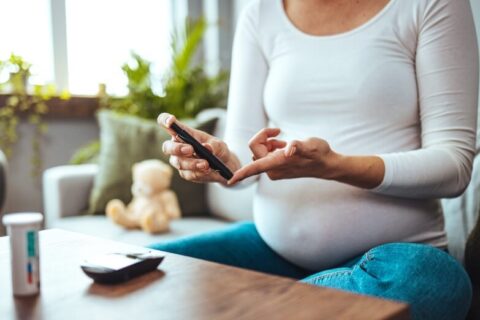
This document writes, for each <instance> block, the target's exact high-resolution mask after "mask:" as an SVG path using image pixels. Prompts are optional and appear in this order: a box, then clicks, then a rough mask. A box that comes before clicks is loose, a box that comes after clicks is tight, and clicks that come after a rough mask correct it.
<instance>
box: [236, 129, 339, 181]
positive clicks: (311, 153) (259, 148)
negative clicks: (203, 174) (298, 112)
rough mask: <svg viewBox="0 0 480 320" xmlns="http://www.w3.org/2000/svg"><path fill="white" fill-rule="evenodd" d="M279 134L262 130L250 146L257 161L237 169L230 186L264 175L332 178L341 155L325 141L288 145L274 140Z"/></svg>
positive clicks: (275, 130)
mask: <svg viewBox="0 0 480 320" xmlns="http://www.w3.org/2000/svg"><path fill="white" fill-rule="evenodd" d="M279 132H280V130H278V129H263V130H262V131H260V132H259V133H258V134H257V135H256V136H255V137H253V139H252V140H251V141H250V144H249V146H250V149H251V150H252V152H253V155H254V161H253V162H252V163H250V164H248V165H246V166H244V167H242V168H240V169H239V170H237V171H236V172H235V173H234V175H233V177H232V178H231V179H230V180H229V181H228V184H234V183H237V182H238V181H241V180H243V179H245V178H248V177H250V176H253V175H257V174H259V173H262V172H266V173H267V175H268V176H269V177H270V179H272V180H279V179H291V178H301V177H315V178H323V179H329V178H331V176H332V174H333V171H334V170H333V168H334V167H335V164H336V163H337V162H338V159H339V157H340V155H339V154H337V153H335V152H334V151H333V150H332V149H331V148H330V145H329V144H328V143H327V142H326V141H325V140H323V139H319V138H309V139H307V140H303V141H298V140H293V141H291V142H289V143H288V144H287V143H286V142H285V141H281V140H277V139H273V138H272V137H273V136H277V135H278V133H279ZM285 146H286V147H285ZM283 147H285V148H283ZM280 148H283V149H280Z"/></svg>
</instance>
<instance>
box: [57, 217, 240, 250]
mask: <svg viewBox="0 0 480 320" xmlns="http://www.w3.org/2000/svg"><path fill="white" fill-rule="evenodd" d="M229 224H230V223H229V222H226V221H224V220H220V219H215V218H208V217H189V218H182V219H179V220H173V221H172V222H171V223H170V232H167V233H163V234H156V235H152V234H148V233H145V232H143V231H142V230H127V229H125V228H123V227H121V226H119V225H116V224H114V223H113V222H112V221H110V220H109V219H108V218H107V217H105V216H76V217H66V218H62V219H57V220H55V221H52V222H51V223H50V224H49V228H59V229H64V230H69V231H74V232H80V233H84V234H89V235H92V236H97V237H101V238H105V239H110V240H114V241H120V242H125V243H129V244H133V245H139V246H146V245H149V244H153V243H157V242H163V241H168V240H174V239H177V238H180V237H183V236H189V235H193V234H198V233H202V232H207V231H213V230H217V229H220V228H224V227H226V226H228V225H229Z"/></svg>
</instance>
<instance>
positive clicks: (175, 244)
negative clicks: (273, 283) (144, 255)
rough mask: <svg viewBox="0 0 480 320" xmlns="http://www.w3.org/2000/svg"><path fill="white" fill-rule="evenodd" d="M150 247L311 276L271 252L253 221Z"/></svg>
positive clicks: (289, 273)
mask: <svg viewBox="0 0 480 320" xmlns="http://www.w3.org/2000/svg"><path fill="white" fill-rule="evenodd" d="M150 248H152V249H157V250H161V251H166V252H171V253H176V254H181V255H185V256H189V257H193V258H198V259H203V260H208V261H213V262H218V263H222V264H227V265H231V266H235V267H239V268H244V269H250V270H255V271H259V272H265V273H271V274H276V275H280V276H285V277H290V278H295V279H302V278H304V277H306V276H307V275H309V274H310V272H308V271H307V270H304V269H302V268H300V267H298V266H296V265H294V264H292V263H290V262H288V261H287V260H285V259H283V258H282V257H281V256H279V255H278V254H277V253H275V252H274V251H273V250H272V249H270V247H268V246H267V244H266V243H265V242H264V241H263V240H262V238H261V237H260V235H259V234H258V232H257V229H256V228H255V225H254V224H253V223H251V222H241V223H235V224H234V225H232V226H230V227H228V228H225V229H222V230H218V231H213V232H208V233H205V234H200V235H197V236H189V237H185V238H182V239H179V240H174V241H170V242H166V243H158V244H154V245H152V246H150Z"/></svg>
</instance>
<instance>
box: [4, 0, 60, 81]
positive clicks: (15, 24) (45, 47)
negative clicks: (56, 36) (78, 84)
mask: <svg viewBox="0 0 480 320" xmlns="http://www.w3.org/2000/svg"><path fill="white" fill-rule="evenodd" d="M49 4H50V1H49V0H10V1H0V12H1V13H2V17H1V19H0V30H2V36H1V40H0V59H1V60H5V59H7V58H8V57H9V56H10V54H11V53H15V54H17V55H20V56H22V57H23V58H25V59H26V60H27V61H29V62H30V63H32V64H33V67H32V70H31V71H32V78H31V80H32V82H33V83H38V84H46V83H51V82H53V81H54V76H53V59H52V36H51V34H52V32H51V24H50V6H49ZM3 76H5V75H3ZM5 80H6V79H0V81H2V82H3V81H5Z"/></svg>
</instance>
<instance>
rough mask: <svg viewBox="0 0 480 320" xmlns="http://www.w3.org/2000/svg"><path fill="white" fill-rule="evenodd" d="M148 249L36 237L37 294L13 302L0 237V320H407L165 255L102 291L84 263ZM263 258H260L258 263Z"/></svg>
mask: <svg viewBox="0 0 480 320" xmlns="http://www.w3.org/2000/svg"><path fill="white" fill-rule="evenodd" d="M139 250H141V251H143V250H145V251H146V249H144V248H140V247H136V246H131V245H127V244H123V243H119V242H113V241H109V240H104V239H100V238H96V237H91V236H86V235H82V234H78V233H73V232H67V231H62V230H55V229H53V230H46V231H41V232H40V255H41V293H40V295H38V296H36V297H30V298H14V297H13V296H12V290H11V282H10V252H9V243H8V238H7V237H2V238H0V270H1V272H0V319H28V320H30V319H48V320H51V319H62V320H64V319H67V320H74V319H102V320H103V319H132V320H143V319H209V320H210V319H368V320H375V319H408V307H407V306H406V305H404V304H399V303H394V302H391V301H386V300H380V299H374V298H370V297H364V296H359V295H354V294H350V293H346V292H342V291H337V290H332V289H326V288H320V287H315V286H311V285H307V284H302V283H298V282H296V281H294V280H291V279H288V278H281V277H276V276H270V275H266V274H262V273H258V272H252V271H248V270H243V269H238V268H233V267H229V266H224V265H220V264H215V263H210V262H205V261H202V260H197V259H191V258H187V257H182V256H178V255H174V254H166V258H165V260H164V261H163V262H162V264H161V265H160V267H159V270H158V271H155V272H152V273H149V274H145V275H143V276H141V277H139V278H136V279H133V280H130V281H129V282H127V283H124V284H117V285H110V286H108V285H99V284H95V283H93V282H92V281H91V279H90V278H87V277H86V276H85V275H84V274H83V272H82V271H81V269H80V267H79V264H80V263H81V262H82V261H83V259H84V258H85V257H88V256H91V255H95V254H101V253H110V252H132V251H136V252H138V251H139ZM259 258H261V257H259Z"/></svg>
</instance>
